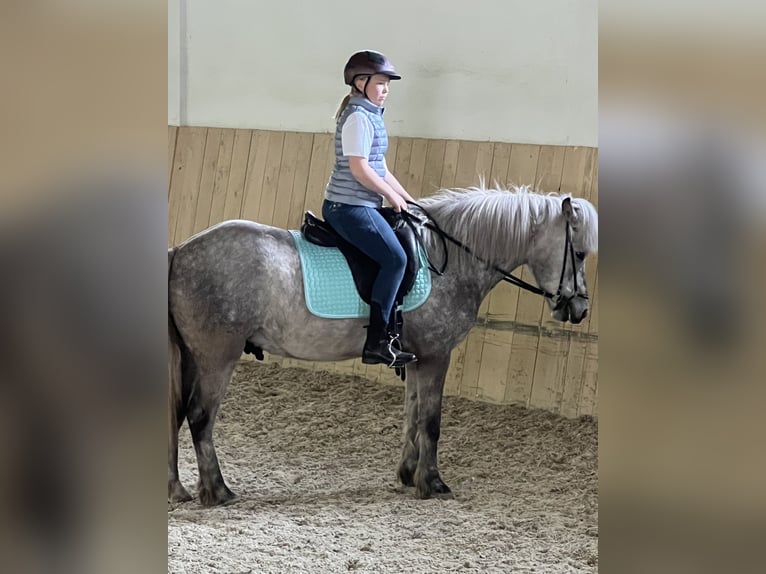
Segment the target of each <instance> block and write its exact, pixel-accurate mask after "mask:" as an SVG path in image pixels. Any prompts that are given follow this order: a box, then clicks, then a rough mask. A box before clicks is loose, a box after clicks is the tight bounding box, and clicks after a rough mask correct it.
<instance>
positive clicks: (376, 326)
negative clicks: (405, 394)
mask: <svg viewBox="0 0 766 574" xmlns="http://www.w3.org/2000/svg"><path fill="white" fill-rule="evenodd" d="M391 343H392V339H391V337H390V336H389V334H388V321H387V320H385V319H384V318H383V311H382V309H381V308H380V305H378V304H377V303H373V304H372V305H370V324H369V326H368V327H367V340H366V341H365V342H364V351H363V352H362V362H363V363H365V364H368V365H374V364H377V363H383V364H384V365H388V366H389V367H401V366H403V365H406V364H407V363H411V362H413V361H417V357H415V355H413V354H412V353H407V352H405V351H400V350H399V349H397V348H396V347H394V346H393V345H392V344H391Z"/></svg>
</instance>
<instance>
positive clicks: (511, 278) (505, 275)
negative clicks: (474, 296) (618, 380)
mask: <svg viewBox="0 0 766 574" xmlns="http://www.w3.org/2000/svg"><path fill="white" fill-rule="evenodd" d="M407 203H408V204H410V205H412V206H414V207H416V208H418V209H419V210H420V211H422V212H423V213H424V214H425V216H426V218H427V219H426V221H423V220H422V219H420V218H419V217H417V216H416V215H413V214H412V213H410V212H408V211H402V212H401V214H402V216H403V219H404V221H405V222H406V223H407V225H409V226H410V228H411V229H412V230H413V232H414V233H415V237H416V238H417V241H418V243H419V244H420V246H421V247H422V248H423V252H424V253H425V254H426V259H427V261H428V268H429V269H430V270H431V271H433V272H434V273H436V274H437V275H443V274H444V271H445V270H446V268H447V263H448V261H449V256H448V253H447V244H446V242H447V241H449V242H450V243H452V244H454V245H457V246H458V247H460V248H461V249H462V250H463V251H465V252H466V253H468V254H469V255H471V256H472V257H474V258H475V259H478V260H479V261H481V262H482V263H483V264H484V265H486V266H487V267H489V268H490V269H492V270H493V271H497V272H498V273H500V275H502V280H503V281H505V282H507V283H510V284H511V285H515V286H517V287H520V288H521V289H525V290H526V291H530V292H531V293H534V294H536V295H542V296H543V297H546V298H548V299H552V300H554V301H556V307H560V306H561V305H562V304H563V302H566V301H569V300H570V299H572V297H575V296H576V297H582V298H584V299H587V298H588V296H587V295H582V294H579V293H577V273H576V271H575V258H574V245H573V244H572V234H571V230H570V227H571V226H570V225H569V222H567V228H566V242H565V244H564V263H563V266H562V269H561V278H560V280H559V287H558V290H557V291H556V293H555V294H553V293H549V292H548V291H545V290H544V289H540V288H539V287H537V286H536V285H532V284H531V283H527V282H526V281H524V280H523V279H520V278H519V277H516V276H515V275H513V274H512V273H509V272H508V271H506V270H505V269H503V268H501V267H499V266H497V265H495V264H494V263H490V262H489V261H487V260H485V259H484V258H482V257H479V256H478V255H476V253H474V252H473V251H472V250H471V248H470V247H468V246H467V245H466V244H465V243H463V242H462V241H460V240H459V239H456V238H455V237H453V236H452V235H450V234H449V233H447V232H446V231H444V230H443V229H442V228H441V227H439V224H438V223H437V222H436V220H435V219H434V218H433V216H432V215H431V214H430V213H429V212H428V210H426V209H425V208H424V207H423V206H422V205H420V204H418V203H416V202H414V201H408V202H407ZM416 225H422V226H423V227H426V228H427V229H430V230H431V231H433V232H435V233H436V234H437V235H438V236H439V238H440V239H441V240H442V245H443V246H444V264H443V265H442V267H441V269H437V268H436V266H434V265H433V264H432V262H431V259H430V257H429V255H428V252H427V250H426V248H425V245H424V244H423V238H422V237H421V235H420V233H419V231H418V230H417V226H416ZM567 257H570V258H571V261H572V277H573V280H574V291H573V293H574V295H573V296H572V297H568V298H566V299H564V298H563V297H562V295H561V292H562V289H563V286H564V276H565V275H566V268H567Z"/></svg>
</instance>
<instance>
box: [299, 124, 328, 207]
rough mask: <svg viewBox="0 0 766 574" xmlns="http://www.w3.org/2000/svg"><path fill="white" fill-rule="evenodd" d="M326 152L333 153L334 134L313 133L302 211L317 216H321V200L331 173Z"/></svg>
mask: <svg viewBox="0 0 766 574" xmlns="http://www.w3.org/2000/svg"><path fill="white" fill-rule="evenodd" d="M328 154H332V155H333V156H334V155H335V134H315V135H314V142H313V144H312V147H311V165H310V166H309V179H308V186H307V188H306V202H305V204H304V206H303V211H311V212H313V213H314V215H316V216H317V217H322V201H324V192H325V189H326V188H327V182H328V180H329V179H330V174H331V171H328V170H327V156H328Z"/></svg>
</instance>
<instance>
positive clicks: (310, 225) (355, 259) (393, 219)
mask: <svg viewBox="0 0 766 574" xmlns="http://www.w3.org/2000/svg"><path fill="white" fill-rule="evenodd" d="M378 212H379V213H380V214H381V215H382V216H383V217H384V219H385V220H386V221H387V222H388V224H389V225H390V226H391V229H393V230H394V233H395V234H396V237H397V239H399V243H400V244H401V245H402V248H403V249H404V252H405V253H406V254H407V266H406V268H405V271H404V278H403V279H402V283H401V286H400V287H399V291H398V292H397V294H396V307H398V306H400V305H401V304H402V301H403V300H404V296H405V295H407V294H408V293H409V292H410V290H411V289H412V286H413V285H414V284H415V279H416V278H417V275H418V270H419V269H420V259H419V256H418V241H417V237H416V236H415V231H414V229H413V228H412V226H410V225H408V224H407V222H406V221H405V220H404V217H402V215H401V214H400V213H397V212H395V211H394V210H393V209H392V208H390V207H381V208H380V209H378ZM301 233H302V234H303V237H304V238H305V239H306V241H309V242H310V243H314V244H315V245H319V246H322V247H337V248H338V249H339V250H340V252H341V253H342V254H343V256H344V257H345V258H346V261H347V262H348V266H349V268H350V269H351V275H352V276H353V277H354V284H355V285H356V290H357V291H358V292H359V296H360V297H361V298H362V301H364V302H365V303H367V304H368V305H369V304H370V296H371V294H372V285H373V284H374V283H375V278H376V277H377V276H378V271H379V269H380V267H379V266H378V264H377V263H375V261H373V260H372V259H370V258H369V257H367V256H366V255H365V254H364V253H362V252H361V251H360V250H359V249H357V248H356V247H354V246H353V245H351V244H350V243H349V242H348V241H346V240H345V239H343V238H342V237H341V236H340V235H338V233H337V232H336V231H335V230H334V229H333V228H332V227H331V226H330V224H329V223H327V222H326V221H323V220H321V219H319V218H318V217H317V216H316V215H314V214H313V213H312V212H310V211H307V212H306V213H305V215H304V219H303V224H302V225H301Z"/></svg>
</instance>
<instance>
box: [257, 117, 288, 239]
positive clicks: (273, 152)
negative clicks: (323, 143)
mask: <svg viewBox="0 0 766 574" xmlns="http://www.w3.org/2000/svg"><path fill="white" fill-rule="evenodd" d="M285 137H286V135H285V133H284V132H274V131H270V132H269V151H268V153H267V154H266V168H265V172H264V174H263V193H262V195H261V203H260V205H259V207H258V219H257V221H259V222H261V223H264V224H266V225H273V224H274V207H275V206H276V203H277V190H278V187H279V176H280V172H281V168H280V166H281V164H282V152H283V151H284V144H285Z"/></svg>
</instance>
